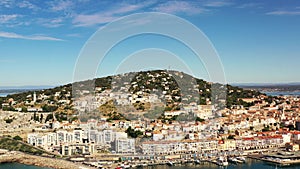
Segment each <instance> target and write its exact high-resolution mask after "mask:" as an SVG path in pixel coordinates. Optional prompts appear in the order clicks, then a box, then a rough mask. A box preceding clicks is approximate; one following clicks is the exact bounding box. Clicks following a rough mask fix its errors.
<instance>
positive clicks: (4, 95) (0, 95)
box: [0, 93, 13, 97]
mask: <svg viewBox="0 0 300 169" xmlns="http://www.w3.org/2000/svg"><path fill="white" fill-rule="evenodd" d="M9 94H13V93H0V97H6V96H7V95H9Z"/></svg>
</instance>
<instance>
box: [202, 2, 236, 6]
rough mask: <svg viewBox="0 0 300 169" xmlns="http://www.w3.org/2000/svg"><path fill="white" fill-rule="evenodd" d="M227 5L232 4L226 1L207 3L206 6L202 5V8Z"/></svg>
mask: <svg viewBox="0 0 300 169" xmlns="http://www.w3.org/2000/svg"><path fill="white" fill-rule="evenodd" d="M229 5H232V3H231V2H227V1H209V2H207V3H206V4H204V6H207V7H223V6H229Z"/></svg>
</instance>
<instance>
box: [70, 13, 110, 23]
mask: <svg viewBox="0 0 300 169" xmlns="http://www.w3.org/2000/svg"><path fill="white" fill-rule="evenodd" d="M114 19H116V17H114V16H103V15H102V14H92V15H77V16H76V17H75V18H74V19H73V23H74V24H75V26H93V25H96V24H104V23H108V22H111V21H113V20H114Z"/></svg>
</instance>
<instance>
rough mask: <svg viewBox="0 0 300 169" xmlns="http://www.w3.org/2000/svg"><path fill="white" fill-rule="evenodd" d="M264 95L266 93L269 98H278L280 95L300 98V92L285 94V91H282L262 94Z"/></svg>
mask: <svg viewBox="0 0 300 169" xmlns="http://www.w3.org/2000/svg"><path fill="white" fill-rule="evenodd" d="M264 93H266V94H267V95H269V96H280V95H283V96H300V92H285V91H282V92H264Z"/></svg>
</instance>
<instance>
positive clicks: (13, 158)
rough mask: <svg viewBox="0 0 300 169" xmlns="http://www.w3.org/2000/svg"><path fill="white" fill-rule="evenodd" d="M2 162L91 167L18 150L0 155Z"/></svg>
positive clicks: (55, 167) (62, 168) (75, 168)
mask: <svg viewBox="0 0 300 169" xmlns="http://www.w3.org/2000/svg"><path fill="white" fill-rule="evenodd" d="M2 163H20V164H25V165H33V166H38V167H48V168H53V169H70V168H72V169H91V167H89V166H86V165H83V164H81V163H73V162H71V161H66V160H63V159H55V158H48V157H41V156H35V155H30V154H25V153H22V152H18V151H8V152H6V153H4V154H1V155H0V164H2Z"/></svg>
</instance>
